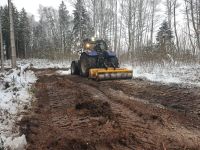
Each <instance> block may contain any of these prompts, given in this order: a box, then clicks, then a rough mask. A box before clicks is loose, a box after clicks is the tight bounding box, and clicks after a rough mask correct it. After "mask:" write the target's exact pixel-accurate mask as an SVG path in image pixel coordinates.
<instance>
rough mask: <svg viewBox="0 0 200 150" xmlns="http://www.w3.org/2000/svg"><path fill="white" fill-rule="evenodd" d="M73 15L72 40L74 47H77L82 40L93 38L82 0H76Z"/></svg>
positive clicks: (90, 24)
mask: <svg viewBox="0 0 200 150" xmlns="http://www.w3.org/2000/svg"><path fill="white" fill-rule="evenodd" d="M73 14H74V21H73V23H74V27H73V38H74V42H75V47H77V46H78V45H77V44H78V43H81V42H82V41H83V39H85V38H88V37H91V36H93V34H94V31H93V27H92V23H91V22H90V18H89V15H88V14H87V11H86V9H85V7H84V5H83V0H77V2H76V4H75V10H74V12H73Z"/></svg>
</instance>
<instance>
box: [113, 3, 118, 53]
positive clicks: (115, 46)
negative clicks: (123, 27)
mask: <svg viewBox="0 0 200 150" xmlns="http://www.w3.org/2000/svg"><path fill="white" fill-rule="evenodd" d="M117 10H118V9H117V0H116V3H115V34H114V36H115V38H114V51H115V53H117V54H118V50H117V32H118V27H117V24H118V16H117V13H118V12H117Z"/></svg>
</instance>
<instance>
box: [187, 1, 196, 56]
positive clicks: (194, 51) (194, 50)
mask: <svg viewBox="0 0 200 150" xmlns="http://www.w3.org/2000/svg"><path fill="white" fill-rule="evenodd" d="M185 11H186V18H187V27H188V34H189V39H190V44H191V45H192V48H193V55H195V54H196V48H195V46H194V43H193V41H192V38H191V33H190V21H189V11H188V6H187V3H186V0H185Z"/></svg>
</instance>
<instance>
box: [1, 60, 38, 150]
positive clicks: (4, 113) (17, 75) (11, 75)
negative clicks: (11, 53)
mask: <svg viewBox="0 0 200 150" xmlns="http://www.w3.org/2000/svg"><path fill="white" fill-rule="evenodd" d="M29 66H30V65H29V64H25V65H21V67H20V69H12V70H9V71H7V72H4V73H0V133H1V134H0V143H1V140H2V142H3V146H4V147H5V148H6V149H7V148H8V149H13V150H14V149H15V150H18V149H20V150H21V149H23V147H24V145H26V140H25V136H19V132H18V127H16V121H17V120H19V119H20V118H21V116H20V114H21V113H22V112H23V111H24V108H25V106H26V107H27V106H30V104H31V100H32V94H31V85H32V84H33V83H35V82H36V80H37V78H36V76H35V74H34V72H33V71H30V70H27V68H28V67H29ZM0 145H1V144H0ZM0 149H1V147H0Z"/></svg>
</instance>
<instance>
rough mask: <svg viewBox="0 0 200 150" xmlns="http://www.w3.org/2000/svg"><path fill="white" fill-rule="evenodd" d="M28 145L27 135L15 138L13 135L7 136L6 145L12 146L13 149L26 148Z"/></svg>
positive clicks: (21, 149) (20, 149)
mask: <svg viewBox="0 0 200 150" xmlns="http://www.w3.org/2000/svg"><path fill="white" fill-rule="evenodd" d="M26 145H27V142H26V137H25V135H22V136H20V137H16V138H14V139H12V137H9V138H7V139H6V142H5V145H4V146H5V147H10V148H11V149H13V150H23V149H25V147H26Z"/></svg>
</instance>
